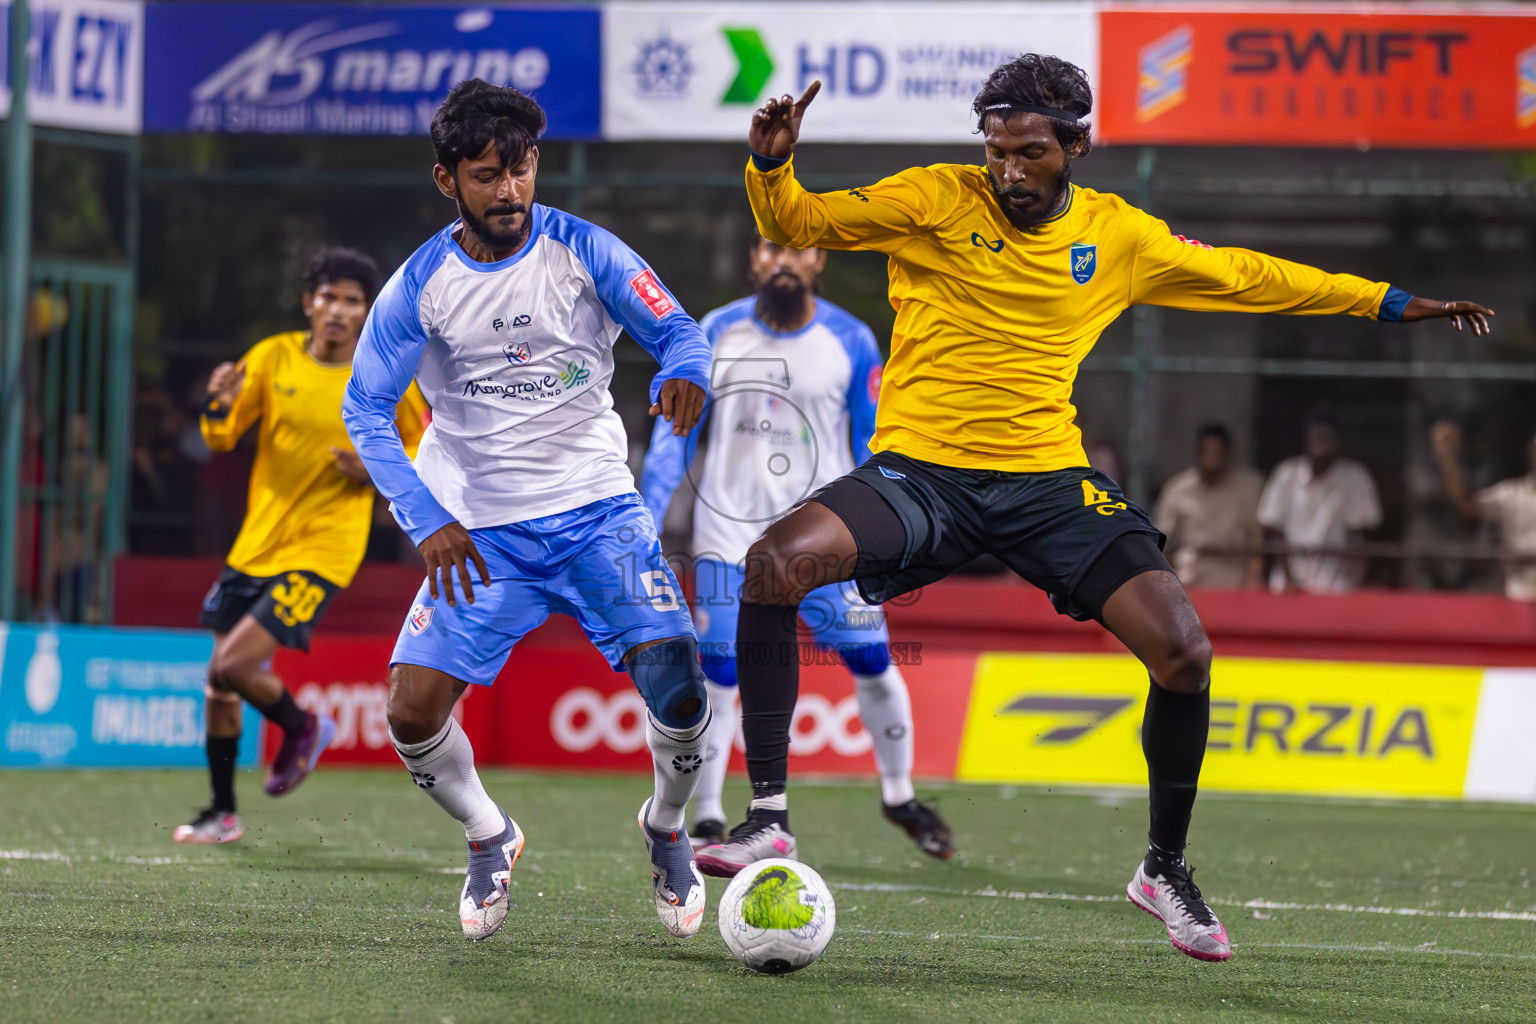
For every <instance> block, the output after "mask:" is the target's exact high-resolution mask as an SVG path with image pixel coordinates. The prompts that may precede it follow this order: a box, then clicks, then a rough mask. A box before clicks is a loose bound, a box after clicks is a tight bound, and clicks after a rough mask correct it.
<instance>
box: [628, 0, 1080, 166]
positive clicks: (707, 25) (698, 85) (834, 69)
mask: <svg viewBox="0 0 1536 1024" xmlns="http://www.w3.org/2000/svg"><path fill="white" fill-rule="evenodd" d="M1094 14H1095V8H1094V6H1093V5H1091V4H1082V3H1050V2H1044V3H944V4H933V5H926V4H925V5H914V4H910V3H906V4H904V3H732V4H722V3H710V4H698V3H610V4H606V5H605V6H604V7H603V137H604V138H606V139H726V140H731V141H739V140H744V139H745V138H746V133H747V126H748V123H749V122H750V120H751V115H752V111H753V110H754V109H755V108H756V107H758V106H760V105H761V104H762V103H763V102H764V101H766V100H767V99H768V97H770V96H775V95H779V94H782V93H790V94H793V95H795V96H798V95H799V94H800V93H801V91H802V90H804V88H805V87H806V86H807V85H808V84H810V83H811V82H812V81H813V80H815V79H820V80H821V82H822V90H821V94H820V95H819V96H818V97H817V98H816V106H815V109H814V112H813V114H812V115H811V116H810V117H808V118H807V119H806V121H805V136H804V137H805V139H806V140H807V141H810V142H961V143H967V142H974V141H976V136H975V134H974V132H973V130H974V128H975V124H976V120H975V117H974V115H972V114H971V112H970V108H971V101H972V100H973V99H974V98H975V96H976V92H977V90H978V89H980V88H981V84H982V82H983V81H984V80H985V79H986V77H987V75H989V74H990V73H991V72H992V69H993V68H995V67H996V66H997V65H998V64H1001V63H1003V62H1004V61H1007V60H1011V59H1012V58H1013V57H1014V56H1016V55H1018V54H1019V53H1023V52H1026V51H1039V52H1042V53H1054V54H1058V55H1060V56H1062V57H1064V58H1066V59H1068V60H1070V61H1073V62H1074V63H1076V64H1079V65H1081V66H1082V67H1083V68H1085V69H1087V70H1088V72H1089V74H1090V75H1092V74H1093V73H1094V69H1095V67H1096V65H1097V63H1098V58H1097V54H1096V52H1095V51H1096V49H1097V45H1098V35H1097V33H1096V31H1095V21H1094Z"/></svg>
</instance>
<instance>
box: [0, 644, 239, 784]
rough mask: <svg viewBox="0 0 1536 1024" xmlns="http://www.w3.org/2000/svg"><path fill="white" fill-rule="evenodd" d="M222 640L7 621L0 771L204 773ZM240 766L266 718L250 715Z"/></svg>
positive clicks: (0, 665)
mask: <svg viewBox="0 0 1536 1024" xmlns="http://www.w3.org/2000/svg"><path fill="white" fill-rule="evenodd" d="M212 653H213V636H212V634H209V633H205V632H193V631H191V630H183V631H170V630H149V629H108V628H105V627H101V626H53V627H38V626H23V625H15V624H9V625H8V624H6V623H0V765H4V766H17V765H24V766H34V767H53V766H61V765H70V766H76V767H137V768H159V767H188V768H191V767H198V766H203V765H206V764H207V758H206V754H205V753H204V740H203V737H204V732H205V723H204V718H203V686H204V681H205V680H206V678H207V666H208V657H209V655H211V654H212ZM242 728H243V730H244V731H243V733H242V738H241V743H240V763H241V764H255V763H256V752H257V749H258V737H259V736H260V735H261V731H262V730H261V716H260V715H259V714H257V713H256V712H255V710H253V709H252V708H251V707H250V706H249V705H247V706H246V707H245V710H244V720H243V725H242Z"/></svg>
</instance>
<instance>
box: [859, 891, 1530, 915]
mask: <svg viewBox="0 0 1536 1024" xmlns="http://www.w3.org/2000/svg"><path fill="white" fill-rule="evenodd" d="M832 888H834V889H847V890H849V891H851V892H890V893H900V892H922V893H936V894H939V895H943V896H984V897H989V898H992V899H1005V900H1062V901H1067V902H1073V903H1120V902H1122V901H1123V900H1124V899H1125V897H1124V896H1123V895H1119V894H1117V895H1114V896H1093V895H1085V894H1081V893H1069V892H1005V891H1003V890H1001V889H945V888H942V887H940V886H932V885H894V884H891V883H887V882H871V883H866V884H858V883H836V884H833V886H832ZM1207 902H1210V903H1214V904H1216V905H1217V906H1223V907H1240V908H1243V909H1250V910H1300V911H1306V912H1312V913H1315V912H1318V911H1326V912H1330V913H1336V914H1387V915H1398V916H1403V917H1445V918H1469V919H1470V918H1475V919H1478V920H1484V921H1536V913H1532V912H1531V911H1528V910H1430V909H1427V908H1423V907H1379V906H1354V905H1351V904H1348V903H1284V902H1280V901H1276V900H1218V899H1212V900H1208V901H1207Z"/></svg>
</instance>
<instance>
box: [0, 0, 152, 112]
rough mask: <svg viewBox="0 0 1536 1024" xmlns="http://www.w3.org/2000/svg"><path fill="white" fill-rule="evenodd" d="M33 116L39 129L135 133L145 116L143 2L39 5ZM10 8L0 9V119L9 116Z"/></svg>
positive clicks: (44, 1) (49, 1) (52, 1)
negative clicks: (47, 127)
mask: <svg viewBox="0 0 1536 1024" xmlns="http://www.w3.org/2000/svg"><path fill="white" fill-rule="evenodd" d="M31 14H32V31H31V36H30V38H29V39H28V51H29V52H30V54H31V72H32V76H31V81H30V84H29V92H28V94H27V111H28V114H29V115H30V116H31V118H32V121H33V123H34V124H40V125H48V126H49V127H52V128H77V129H82V130H85V131H96V132H111V133H114V134H118V135H133V134H136V133H137V132H138V130H139V125H140V119H141V115H142V112H143V99H142V90H143V85H144V5H143V4H141V3H137V2H136V0H33V3H32V4H31ZM10 35H11V5H10V4H0V117H9V116H10V112H11V67H10V64H11V39H10Z"/></svg>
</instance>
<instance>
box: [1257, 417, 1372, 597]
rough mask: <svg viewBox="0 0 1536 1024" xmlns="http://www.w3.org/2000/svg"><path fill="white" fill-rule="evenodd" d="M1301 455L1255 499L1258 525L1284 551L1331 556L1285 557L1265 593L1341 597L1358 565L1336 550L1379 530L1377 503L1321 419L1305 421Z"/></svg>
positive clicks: (1359, 572) (1355, 578) (1355, 582)
mask: <svg viewBox="0 0 1536 1024" xmlns="http://www.w3.org/2000/svg"><path fill="white" fill-rule="evenodd" d="M1306 449H1307V450H1306V454H1305V455H1297V456H1295V457H1293V458H1289V459H1286V460H1285V461H1283V462H1281V463H1280V464H1279V465H1278V466H1276V467H1275V470H1274V472H1273V473H1271V474H1270V476H1269V482H1268V483H1267V484H1265V485H1264V493H1263V494H1262V495H1261V496H1260V498H1259V523H1260V525H1262V526H1264V527H1265V528H1267V529H1268V530H1270V531H1272V533H1273V534H1274V535H1277V536H1279V537H1280V538H1281V539H1283V540H1284V541H1285V543H1286V544H1287V545H1288V546H1289V547H1291V548H1301V549H1306V548H1331V549H1335V551H1332V552H1329V553H1319V554H1292V555H1287V556H1286V557H1285V559H1284V560H1283V561H1281V562H1276V563H1275V565H1274V567H1273V569H1272V570H1271V573H1270V589H1271V590H1275V591H1279V590H1284V589H1286V587H1287V586H1292V587H1296V588H1298V589H1300V590H1305V591H1308V592H1309V593H1313V594H1342V593H1345V592H1347V591H1350V590H1353V589H1355V588H1356V587H1358V586H1359V585H1360V581H1361V580H1362V579H1363V577H1364V575H1365V563H1364V562H1363V561H1362V560H1360V559H1357V558H1348V557H1345V556H1343V555H1341V554H1338V553H1337V549H1340V548H1346V547H1349V546H1351V545H1352V544H1354V543H1355V542H1356V541H1357V540H1358V539H1359V535H1360V532H1361V531H1363V530H1369V529H1371V528H1372V527H1375V526H1379V525H1380V524H1381V499H1380V498H1378V497H1377V494H1376V483H1375V481H1374V480H1372V479H1371V474H1370V473H1369V472H1368V471H1367V470H1366V468H1365V467H1364V466H1362V465H1361V464H1360V463H1358V462H1356V461H1355V460H1353V459H1346V458H1344V457H1343V454H1342V451H1341V447H1340V443H1339V428H1338V424H1337V423H1335V422H1334V420H1333V418H1332V417H1331V416H1328V415H1327V414H1326V413H1314V414H1313V415H1312V416H1310V417H1308V419H1307V436H1306Z"/></svg>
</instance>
